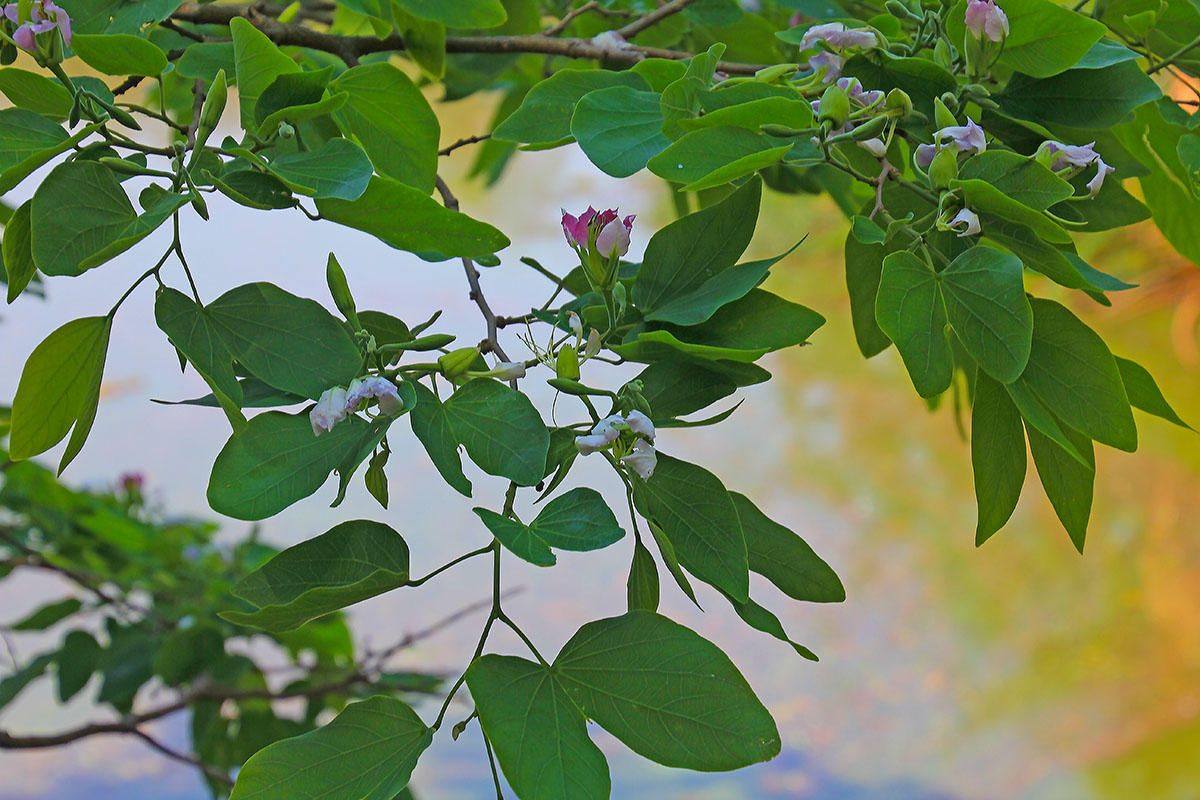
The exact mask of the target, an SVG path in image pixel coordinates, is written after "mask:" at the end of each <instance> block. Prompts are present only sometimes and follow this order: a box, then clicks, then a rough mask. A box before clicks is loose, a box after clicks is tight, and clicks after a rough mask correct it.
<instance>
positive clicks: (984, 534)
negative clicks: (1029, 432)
mask: <svg viewBox="0 0 1200 800" xmlns="http://www.w3.org/2000/svg"><path fill="white" fill-rule="evenodd" d="M1025 466H1026V465H1025V429H1024V427H1022V425H1021V414H1020V412H1019V411H1018V410H1017V407H1016V405H1015V404H1014V403H1013V401H1012V398H1011V397H1010V396H1009V394H1008V392H1007V391H1005V389H1004V387H1003V386H1001V385H1000V384H999V383H998V382H996V381H995V380H993V379H992V378H990V377H989V376H988V375H987V374H986V373H984V374H980V375H977V376H976V378H975V402H974V405H973V406H972V409H971V467H972V469H973V471H974V475H975V502H976V504H977V505H978V507H979V519H978V522H977V524H976V526H975V545H976V546H977V547H978V546H979V545H982V544H983V543H984V542H986V541H987V540H988V539H989V538H991V536H992V534H994V533H995V532H996V531H998V530H1000V528H1002V527H1003V526H1004V523H1006V522H1008V518H1009V517H1011V516H1012V513H1013V509H1015V508H1016V507H1017V500H1018V499H1019V498H1020V496H1021V487H1022V486H1023V485H1024V483H1025Z"/></svg>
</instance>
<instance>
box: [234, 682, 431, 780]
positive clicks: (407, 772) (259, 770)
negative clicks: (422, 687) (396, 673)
mask: <svg viewBox="0 0 1200 800" xmlns="http://www.w3.org/2000/svg"><path fill="white" fill-rule="evenodd" d="M432 739H433V731H431V730H430V729H429V728H427V727H426V726H425V724H424V723H423V722H421V718H420V717H418V716H417V714H416V712H415V711H413V710H412V709H411V708H410V707H409V706H408V705H407V704H405V703H403V702H401V701H399V700H396V699H394V698H391V697H383V696H377V697H372V698H370V699H369V700H363V701H361V702H358V703H351V704H350V705H348V706H346V709H345V710H344V711H342V713H340V714H338V715H337V717H335V718H334V720H333V721H332V722H330V723H329V724H328V725H326V726H324V727H322V728H318V729H317V730H315V731H312V732H311V733H306V734H304V735H302V736H296V737H294V738H291V739H284V740H282V741H279V742H275V743H274V744H272V745H269V746H268V747H266V748H264V749H262V750H260V751H259V752H257V753H255V754H254V755H253V756H251V757H250V760H248V761H247V762H246V763H245V765H244V766H243V767H242V769H241V770H240V771H239V772H238V777H237V783H236V784H235V785H234V787H233V793H232V794H231V795H230V800H268V798H270V799H271V800H273V799H274V798H280V797H288V798H292V799H293V800H392V799H393V798H394V797H395V796H396V795H397V794H398V793H399V792H400V791H401V790H403V789H404V787H405V786H406V785H407V784H408V779H409V776H411V775H412V771H413V767H414V766H416V763H417V759H418V758H420V756H421V753H423V752H424V751H425V748H427V747H428V746H429V743H430V741H432Z"/></svg>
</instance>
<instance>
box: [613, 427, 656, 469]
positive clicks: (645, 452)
mask: <svg viewBox="0 0 1200 800" xmlns="http://www.w3.org/2000/svg"><path fill="white" fill-rule="evenodd" d="M634 413H638V412H634ZM621 463H622V464H624V465H626V466H627V467H629V468H630V469H632V470H633V471H634V472H636V473H637V474H638V477H640V478H641V479H642V480H644V481H648V480H650V476H651V475H653V474H654V467H655V466H657V465H658V454H657V453H656V452H655V450H654V445H652V444H650V443H649V442H647V441H646V440H645V439H638V440H637V441H636V442H635V443H634V445H633V451H632V452H630V453H629V455H627V456H622V457H621Z"/></svg>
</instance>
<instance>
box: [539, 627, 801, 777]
mask: <svg viewBox="0 0 1200 800" xmlns="http://www.w3.org/2000/svg"><path fill="white" fill-rule="evenodd" d="M553 670H554V673H555V674H556V675H557V676H558V677H559V680H560V681H561V682H562V685H563V686H564V687H565V688H566V690H567V693H568V694H569V695H570V696H571V698H572V699H573V700H574V701H575V702H576V703H577V704H578V705H579V707H580V708H582V709H583V711H584V713H585V714H587V716H588V717H589V718H591V719H593V720H595V721H596V722H597V723H599V724H600V726H601V727H603V728H604V729H605V730H607V731H608V732H609V733H611V734H612V735H613V736H616V737H617V738H618V739H620V740H621V741H622V742H623V743H624V744H625V745H626V746H628V747H629V748H630V749H632V750H633V751H634V752H636V753H638V754H640V755H642V756H644V757H645V758H649V759H650V760H651V761H656V762H658V763H659V764H665V765H667V766H672V767H684V768H687V769H695V770H702V771H706V772H711V771H719V770H730V769H738V768H740V767H744V766H747V765H749V764H754V763H758V762H760V761H767V760H769V759H771V758H774V757H775V755H777V754H778V753H779V749H780V739H779V731H778V730H777V729H776V727H775V722H774V720H772V719H771V715H770V714H769V713H768V712H767V710H766V709H765V708H764V707H763V705H762V703H761V702H759V700H758V698H756V697H755V696H754V692H753V690H752V689H751V688H750V686H749V685H748V684H747V683H746V680H745V678H743V677H742V675H741V673H740V672H738V670H737V667H735V666H734V665H733V663H732V662H730V660H729V658H728V656H726V655H725V654H724V653H722V652H721V650H720V649H718V648H717V647H716V645H714V644H712V643H711V642H708V641H707V640H705V639H703V638H701V637H700V636H699V635H697V634H696V633H694V632H692V631H690V630H688V629H687V628H685V627H683V626H682V625H678V624H676V623H674V622H672V621H671V620H669V619H667V618H666V617H661V616H659V615H657V614H654V613H651V612H649V611H631V612H629V613H627V614H624V615H622V616H619V617H611V618H609V619H603V620H598V621H596V622H590V623H588V624H587V625H584V626H583V627H582V628H580V629H579V631H578V632H577V633H576V634H575V635H574V636H573V637H571V640H570V641H569V642H567V643H566V645H564V646H563V649H562V651H561V652H560V653H559V654H558V658H557V659H555V661H554V666H553Z"/></svg>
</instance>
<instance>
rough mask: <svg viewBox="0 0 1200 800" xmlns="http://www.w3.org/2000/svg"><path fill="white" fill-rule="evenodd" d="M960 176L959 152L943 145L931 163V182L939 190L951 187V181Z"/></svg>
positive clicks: (942, 190)
mask: <svg viewBox="0 0 1200 800" xmlns="http://www.w3.org/2000/svg"><path fill="white" fill-rule="evenodd" d="M957 177H958V152H957V151H956V150H954V148H951V147H943V148H942V149H941V150H939V151H938V154H937V155H935V156H934V157H933V162H932V163H931V164H930V165H929V183H930V185H932V186H933V188H934V189H936V190H937V191H939V192H944V191H946V189H948V188H950V181H952V180H954V179H955V178H957Z"/></svg>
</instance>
